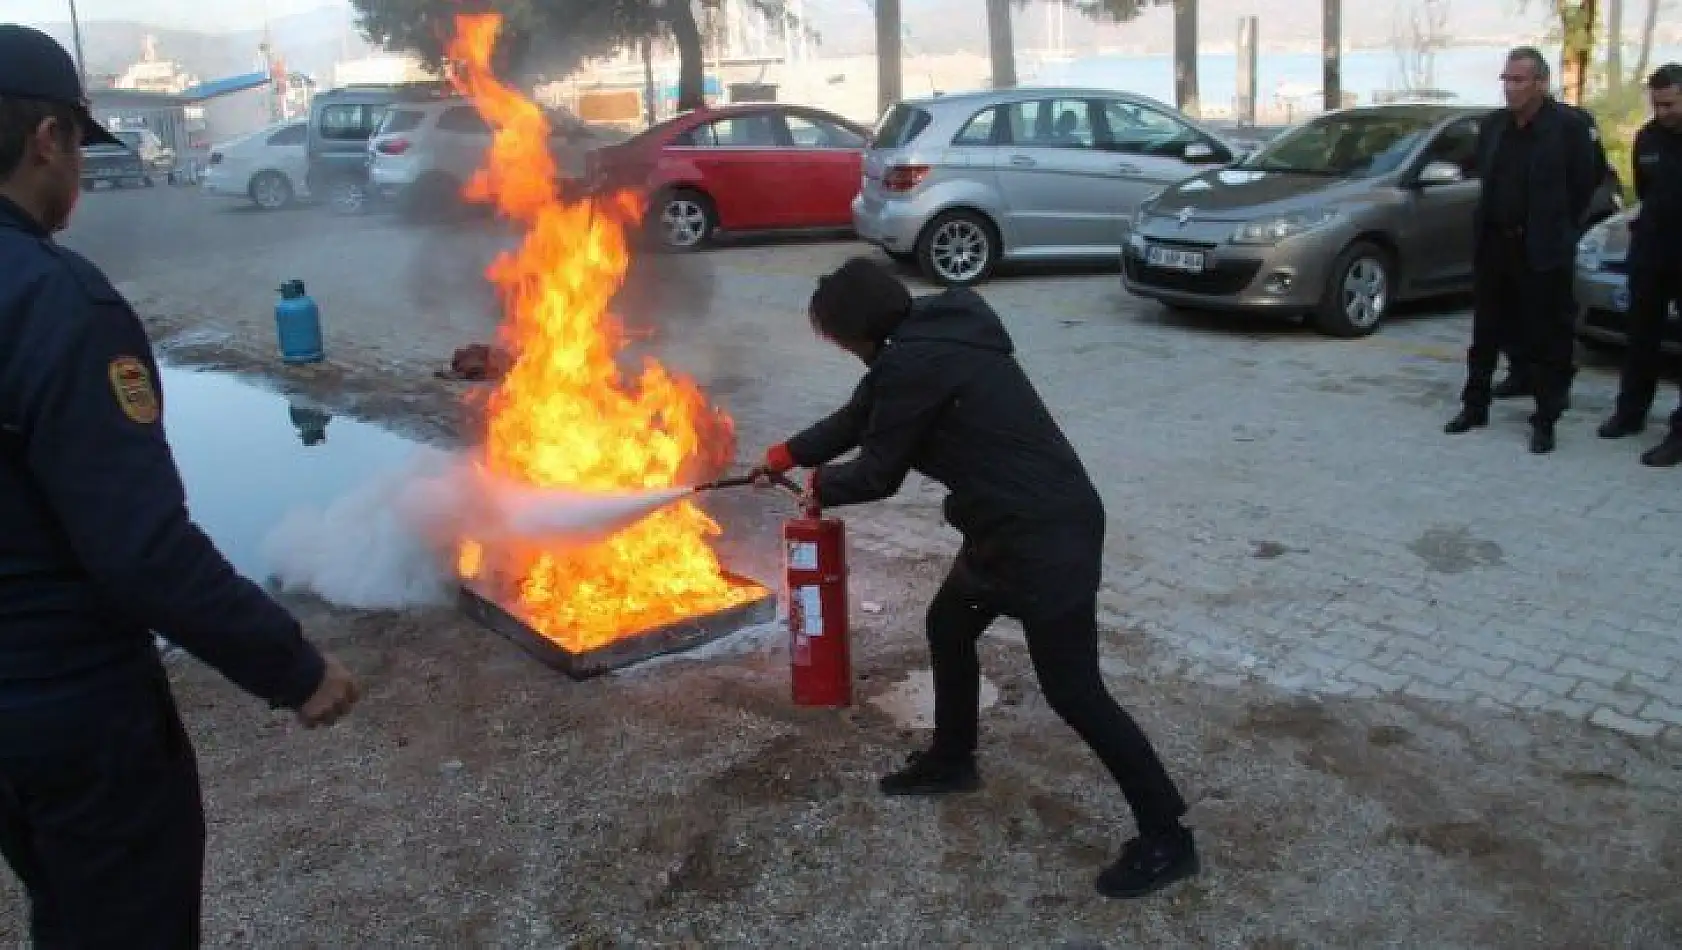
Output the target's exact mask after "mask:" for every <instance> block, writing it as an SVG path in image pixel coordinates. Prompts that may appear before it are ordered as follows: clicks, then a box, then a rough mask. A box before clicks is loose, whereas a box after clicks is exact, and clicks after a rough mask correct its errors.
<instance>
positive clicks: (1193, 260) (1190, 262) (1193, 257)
mask: <svg viewBox="0 0 1682 950" xmlns="http://www.w3.org/2000/svg"><path fill="white" fill-rule="evenodd" d="M1145 262H1146V263H1148V264H1150V266H1152V267H1161V268H1163V269H1165V270H1183V271H1185V272H1187V273H1189V274H1201V273H1203V252H1202V251H1181V250H1178V249H1176V248H1172V247H1152V248H1149V249H1148V250H1146V251H1145Z"/></svg>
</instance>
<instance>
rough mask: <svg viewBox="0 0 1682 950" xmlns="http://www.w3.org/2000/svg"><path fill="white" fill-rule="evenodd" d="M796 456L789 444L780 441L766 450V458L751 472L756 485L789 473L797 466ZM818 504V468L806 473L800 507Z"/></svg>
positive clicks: (766, 483) (773, 480)
mask: <svg viewBox="0 0 1682 950" xmlns="http://www.w3.org/2000/svg"><path fill="white" fill-rule="evenodd" d="M795 464H796V463H795V461H794V456H793V455H792V454H791V453H790V452H789V450H788V445H787V444H786V443H783V442H779V443H777V444H776V445H773V446H771V447H770V448H768V449H766V450H765V460H764V461H763V462H761V463H759V464H758V465H756V466H754V468H753V471H752V472H751V474H752V475H753V483H754V484H755V485H770V484H772V483H773V482H775V481H776V480H777V477H778V476H780V475H787V474H788V472H789V470H790V469H792V468H794V467H795ZM817 506H818V470H817V469H815V468H814V469H812V470H811V471H810V472H808V473H807V474H806V488H805V490H804V491H803V492H802V493H801V495H800V507H802V508H816V507H817Z"/></svg>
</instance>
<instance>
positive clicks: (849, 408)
mask: <svg viewBox="0 0 1682 950" xmlns="http://www.w3.org/2000/svg"><path fill="white" fill-rule="evenodd" d="M1014 353H1015V346H1014V344H1012V342H1011V339H1010V335H1009V334H1008V333H1007V332H1006V331H1005V328H1004V325H1003V324H1002V323H1001V322H1000V321H999V317H998V314H996V313H994V312H993V309H992V308H991V307H989V306H988V305H987V302H986V301H985V300H983V299H981V297H980V296H979V295H977V294H976V293H974V292H973V291H969V290H950V291H946V292H945V293H941V294H938V295H935V296H930V297H923V298H919V299H917V300H916V301H914V302H913V304H912V307H911V310H910V312H909V313H908V314H907V316H906V317H905V319H904V320H903V321H901V322H900V324H899V326H898V327H896V328H895V329H894V330H893V332H892V333H891V334H890V335H889V336H888V338H887V340H886V341H885V342H884V343H883V345H882V347H881V349H880V350H879V351H878V353H877V354H876V356H875V357H874V358H873V359H872V360H871V361H870V367H869V370H868V371H867V372H866V374H865V376H864V379H863V380H861V381H860V382H859V385H858V388H857V389H856V390H855V391H854V393H853V396H852V398H851V399H850V400H849V401H848V403H847V405H845V406H843V407H842V408H841V409H840V410H839V411H837V412H836V413H835V414H833V415H831V416H830V417H829V418H827V419H824V420H823V421H821V422H819V423H817V424H816V425H814V426H812V427H811V428H809V429H807V430H806V431H804V432H802V433H800V434H799V435H797V436H795V437H794V438H792V439H790V440H789V442H788V444H787V448H788V451H789V454H790V456H791V457H792V458H793V460H794V462H795V463H796V464H798V465H800V466H802V467H806V468H814V469H815V471H814V473H813V488H814V490H815V492H816V495H817V499H818V501H819V503H820V504H821V505H823V506H824V507H826V508H837V507H841V506H844V505H856V504H860V503H863V502H870V501H877V500H880V499H883V498H887V497H890V496H892V495H893V494H894V493H895V492H897V491H898V490H899V487H900V484H901V483H902V482H903V481H904V479H905V476H906V474H907V473H908V472H910V471H912V470H915V471H917V472H920V473H922V474H923V475H926V476H928V477H929V478H932V479H934V480H935V481H937V482H940V483H941V484H943V485H945V486H946V487H947V488H948V489H949V490H950V492H951V494H950V495H949V496H948V497H947V499H946V504H945V512H946V520H947V521H948V522H949V523H950V524H951V525H952V526H953V527H955V528H957V529H958V530H959V531H960V532H961V533H962V534H963V535H964V538H965V542H966V544H965V553H966V557H967V558H968V559H969V560H970V561H971V562H972V563H973V565H974V566H977V567H982V568H984V569H985V571H986V573H987V574H988V575H989V576H990V577H991V578H992V579H994V580H996V581H999V582H1002V583H1004V584H1006V585H1008V586H1010V587H1012V588H1014V589H1016V592H1017V593H1022V592H1023V589H1024V588H1026V589H1030V590H1032V589H1040V588H1046V589H1044V590H1041V591H1040V593H1041V594H1044V595H1049V594H1050V593H1051V590H1050V589H1049V588H1056V589H1058V590H1062V591H1067V592H1069V593H1075V592H1077V591H1083V592H1090V591H1092V590H1096V585H1097V575H1098V570H1099V562H1100V561H1101V560H1102V554H1103V532H1104V506H1103V502H1102V501H1101V500H1100V498H1099V496H1098V492H1097V490H1096V489H1095V488H1094V487H1093V485H1092V481H1091V479H1090V478H1089V477H1088V475H1087V472H1086V469H1085V467H1084V466H1083V465H1082V464H1081V461H1080V458H1079V456H1077V455H1076V453H1075V450H1074V447H1073V446H1071V445H1070V444H1069V440H1068V439H1067V438H1066V437H1065V436H1064V434H1063V431H1062V429H1060V428H1059V427H1058V425H1057V422H1056V420H1054V419H1053V418H1052V417H1051V413H1050V412H1049V411H1048V410H1047V409H1046V407H1045V403H1044V402H1043V401H1042V400H1041V399H1040V395H1039V393H1038V392H1037V391H1036V390H1035V389H1034V385H1033V383H1032V382H1030V381H1029V379H1028V376H1027V374H1026V373H1024V372H1023V371H1022V367H1021V365H1020V364H1018V363H1017V361H1016V358H1015V356H1014ZM853 448H858V449H859V450H860V451H859V454H858V455H857V456H856V457H855V458H853V459H851V460H849V461H846V462H840V463H836V462H835V461H834V460H835V459H837V458H839V457H840V456H842V455H843V454H845V453H846V452H848V451H850V450H852V449H853ZM1052 599H1054V600H1061V599H1062V598H1052Z"/></svg>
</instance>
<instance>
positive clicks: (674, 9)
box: [665, 0, 707, 112]
mask: <svg viewBox="0 0 1682 950" xmlns="http://www.w3.org/2000/svg"><path fill="white" fill-rule="evenodd" d="M665 9H666V11H667V13H666V23H667V24H668V25H669V26H671V28H672V39H673V40H675V41H676V42H677V57H678V65H677V107H678V111H679V112H688V111H689V110H691V109H701V108H704V107H705V106H706V104H707V61H706V49H705V48H704V47H703V46H702V44H701V26H700V24H698V23H696V22H695V10H694V8H692V7H691V6H690V5H689V0H674V2H671V3H668V4H666V7H665Z"/></svg>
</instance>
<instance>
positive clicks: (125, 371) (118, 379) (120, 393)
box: [107, 356, 158, 426]
mask: <svg viewBox="0 0 1682 950" xmlns="http://www.w3.org/2000/svg"><path fill="white" fill-rule="evenodd" d="M107 373H108V374H109V375H110V377H111V391H112V392H114V393H116V396H117V406H118V407H119V408H121V409H122V410H123V415H125V416H128V417H129V419H130V420H131V421H133V422H137V423H139V424H141V425H143V426H149V425H151V424H152V423H154V422H157V421H158V390H157V387H156V386H155V385H153V383H152V373H151V371H150V370H148V369H147V368H146V364H145V363H142V362H141V361H140V360H138V359H136V358H135V357H132V356H119V357H117V358H116V359H114V360H112V361H111V366H110V367H109V369H108V370H107Z"/></svg>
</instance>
